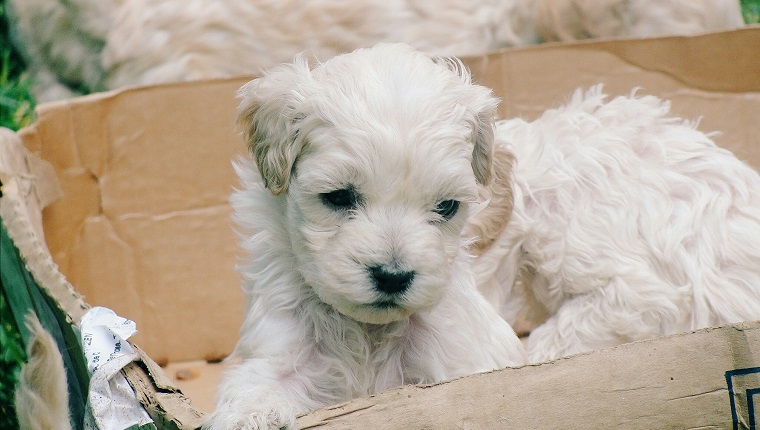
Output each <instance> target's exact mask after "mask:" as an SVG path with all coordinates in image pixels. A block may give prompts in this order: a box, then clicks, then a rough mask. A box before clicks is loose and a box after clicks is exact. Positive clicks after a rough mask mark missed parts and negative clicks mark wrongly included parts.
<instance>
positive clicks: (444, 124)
mask: <svg viewBox="0 0 760 430" xmlns="http://www.w3.org/2000/svg"><path fill="white" fill-rule="evenodd" d="M239 95H240V97H241V98H242V103H241V105H240V108H239V117H238V119H239V123H240V125H241V126H242V127H243V128H244V134H245V137H246V140H247V142H248V145H249V146H250V150H251V152H252V154H253V158H254V160H255V162H256V164H257V167H258V169H259V172H260V174H261V176H262V178H263V180H264V184H265V185H266V187H267V188H268V189H269V190H270V191H271V192H272V193H273V194H275V195H281V196H282V198H284V199H285V200H286V202H287V208H288V209H287V225H288V228H289V234H290V240H291V244H292V248H293V252H294V254H295V256H296V258H297V260H298V270H299V271H300V272H301V274H302V275H303V277H304V279H305V280H306V281H307V283H308V284H309V285H310V286H311V287H312V288H313V289H314V291H315V292H316V294H317V295H318V296H319V298H320V299H321V300H322V301H324V302H325V303H327V304H329V305H331V306H333V307H334V308H336V309H337V310H338V311H339V312H341V313H343V314H345V315H347V316H349V317H351V318H354V319H356V320H358V321H363V322H368V323H377V324H381V323H387V322H391V321H395V320H399V319H402V318H405V317H407V316H408V315H410V314H412V313H414V312H416V311H420V310H424V309H426V308H429V307H431V306H432V305H434V304H435V303H436V302H437V301H438V300H439V299H440V297H441V296H442V294H443V292H444V291H445V289H446V288H447V287H448V285H449V280H450V277H451V264H452V262H453V261H454V259H456V258H460V257H461V252H462V246H461V243H460V232H461V230H462V228H463V226H464V224H465V221H466V218H467V215H468V204H470V203H472V202H474V201H475V200H476V199H477V195H478V183H481V184H483V183H486V182H488V181H489V179H490V172H491V157H492V143H493V118H494V116H495V112H496V105H497V103H498V101H497V100H496V99H495V98H494V97H493V96H492V94H491V91H490V90H488V89H486V88H484V87H480V86H477V85H473V84H472V83H471V82H470V76H469V74H468V72H467V71H466V70H465V69H464V67H463V66H462V64H461V63H459V62H458V61H456V60H445V59H433V58H430V57H429V56H426V55H424V54H422V53H419V52H416V51H414V50H412V49H411V48H409V47H407V46H405V45H400V44H382V45H377V46H375V47H374V48H369V49H361V50H358V51H354V52H353V53H350V54H345V55H342V56H338V57H335V58H333V59H331V60H329V61H327V62H325V63H322V64H319V65H318V66H317V67H315V68H314V69H310V68H309V66H308V64H307V62H306V61H305V60H303V59H301V58H297V59H296V61H295V62H294V63H293V64H288V65H283V66H280V67H277V68H275V69H273V70H271V71H270V72H268V73H267V74H265V75H264V76H263V77H262V78H259V79H256V80H253V81H251V82H250V83H248V84H246V85H245V86H244V87H243V88H241V90H240V93H239Z"/></svg>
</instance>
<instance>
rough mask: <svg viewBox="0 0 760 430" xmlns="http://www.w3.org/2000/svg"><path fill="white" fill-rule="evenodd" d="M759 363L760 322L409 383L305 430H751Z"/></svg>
mask: <svg viewBox="0 0 760 430" xmlns="http://www.w3.org/2000/svg"><path fill="white" fill-rule="evenodd" d="M758 366H760V322H755V323H748V324H739V325H736V326H726V327H723V328H719V329H707V330H701V331H697V332H695V333H689V334H687V335H676V336H671V337H666V338H659V339H655V340H651V341H645V342H637V343H631V344H627V345H622V346H619V347H616V348H612V349H608V350H601V351H594V352H591V353H587V354H582V355H577V356H573V357H569V358H565V359H561V360H558V361H555V362H551V363H544V364H540V365H532V366H525V367H521V368H517V369H505V370H501V371H497V372H490V373H484V374H479V375H473V376H469V377H465V378H461V379H458V380H454V381H450V382H445V383H441V384H436V385H431V386H404V387H401V388H397V389H392V390H389V391H386V392H384V393H381V394H378V395H376V396H372V397H366V398H361V399H356V400H353V401H350V402H347V403H343V404H340V405H336V406H332V407H327V408H324V409H320V410H318V411H315V412H312V413H310V414H307V415H305V416H302V417H300V419H299V420H298V423H299V426H300V428H301V429H303V430H306V429H314V428H319V429H320V430H328V429H329V430H343V429H346V430H348V429H359V428H368V427H371V428H376V429H383V430H406V429H436V430H445V429H579V430H581V429H591V428H593V429H642V430H643V429H664V428H668V429H725V428H731V427H732V421H733V418H732V417H733V414H734V413H735V414H736V417H737V423H743V426H742V427H739V428H750V427H749V423H750V421H749V420H750V416H754V411H752V412H751V411H750V410H749V409H748V406H752V403H753V401H752V400H750V402H748V397H747V395H748V394H747V393H750V394H749V396H750V397H752V396H754V401H755V402H756V401H757V400H760V394H758V393H760V367H758ZM745 369H746V370H745ZM729 381H730V382H729ZM729 383H730V384H731V385H730V386H729ZM729 389H731V390H732V392H733V394H734V395H733V396H732V395H730V392H729ZM748 390H749V391H748ZM753 390H754V391H753ZM752 393H754V394H752ZM732 399H733V400H732ZM758 412H760V411H758ZM370 424H371V425H370ZM753 424H755V423H754V422H753ZM752 428H754V427H752Z"/></svg>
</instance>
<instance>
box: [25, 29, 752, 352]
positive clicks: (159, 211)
mask: <svg viewBox="0 0 760 430" xmlns="http://www.w3.org/2000/svg"><path fill="white" fill-rule="evenodd" d="M758 46H760V29H757V28H754V29H747V30H740V31H733V32H728V33H718V34H711V35H705V36H698V37H689V38H668V39H651V40H635V41H614V42H588V43H581V44H576V45H546V46H539V47H533V48H526V49H516V50H507V51H503V52H499V53H494V54H491V55H487V56H483V57H478V58H473V59H467V60H466V63H467V64H468V65H469V66H470V67H471V68H472V70H473V73H474V76H475V79H476V81H478V82H479V83H482V84H484V85H487V86H490V87H492V88H493V89H494V91H495V93H496V94H497V95H499V96H500V97H502V99H503V101H502V104H501V111H500V112H501V114H502V115H503V116H510V117H511V116H523V117H526V118H533V117H535V116H536V115H538V113H540V112H541V111H543V110H545V109H546V108H549V107H553V106H557V105H559V104H561V103H562V102H564V101H565V100H567V99H568V97H569V95H570V94H571V93H572V91H573V90H574V89H575V88H577V87H584V88H587V87H589V86H591V85H593V84H596V83H599V82H602V83H604V84H605V85H606V89H607V91H608V92H609V93H610V94H613V95H614V94H628V93H630V92H631V91H632V89H633V88H634V87H641V90H640V91H641V93H647V94H655V95H658V96H660V97H663V98H667V99H671V100H672V104H673V112H674V113H675V114H678V115H681V116H684V117H686V118H699V117H702V122H701V125H700V128H701V129H702V130H705V131H714V130H719V131H721V132H722V133H723V134H722V135H721V136H718V137H716V141H717V142H718V143H719V144H720V145H722V146H725V147H727V148H729V149H732V150H734V151H736V152H737V154H738V155H739V156H740V157H741V158H743V159H746V160H748V161H750V162H751V163H753V164H754V165H755V166H760V145H757V142H756V136H760V121H758V114H757V112H760V92H759V91H760V58H758V55H757V47H758ZM245 81H247V79H246V78H240V79H231V80H223V81H212V82H200V83H190V84H173V85H164V86H159V87H153V88H139V89H128V90H124V91H120V92H113V93H105V94H98V95H94V96H89V97H84V98H80V99H74V100H69V101H64V102H59V103H55V104H49V105H44V106H42V107H40V109H39V120H38V122H37V123H36V124H35V125H34V126H33V127H32V128H29V129H26V130H24V131H23V132H22V133H21V136H22V138H23V139H24V143H25V145H26V146H27V147H28V148H30V149H31V150H32V151H36V152H39V153H40V155H41V156H42V158H44V159H46V160H48V161H50V162H51V163H52V164H53V165H54V166H55V169H56V173H57V174H58V178H59V180H60V182H61V186H62V189H63V192H64V196H65V197H64V198H63V200H61V201H59V202H57V203H55V204H53V205H52V206H51V207H50V208H49V209H47V210H46V211H45V213H44V228H45V232H46V233H45V234H46V240H47V242H48V245H49V247H50V250H51V252H52V254H53V257H54V259H55V261H56V262H57V263H58V264H59V265H60V269H61V271H62V272H63V273H64V274H65V275H66V276H67V278H68V279H69V280H70V281H71V283H72V284H73V285H75V286H76V287H77V288H78V289H79V290H80V292H82V293H83V294H85V296H86V299H87V301H88V303H90V304H91V305H103V306H107V307H110V308H112V309H114V310H115V311H116V312H117V313H119V314H120V315H122V316H124V317H127V318H130V319H133V320H135V321H136V322H137V327H138V329H139V331H140V334H138V335H137V337H136V338H135V342H136V343H137V344H139V345H140V346H141V347H142V348H143V349H144V350H145V351H146V352H147V353H148V354H149V355H150V356H151V357H152V358H154V359H155V360H156V361H158V362H164V361H178V360H196V359H204V358H217V357H219V356H224V355H226V354H228V353H229V352H230V351H231V349H232V347H233V345H234V343H235V340H236V338H237V332H238V328H239V326H240V322H241V320H242V307H243V297H242V294H241V291H240V287H239V277H238V275H237V274H236V273H235V271H234V266H235V264H236V263H237V256H238V255H239V250H238V245H237V243H236V237H235V234H234V232H233V227H232V226H231V222H230V220H229V215H230V209H229V207H228V203H227V199H228V197H229V194H230V192H231V190H232V188H233V187H234V186H235V185H236V184H237V179H236V178H235V176H234V173H233V171H232V168H231V164H230V162H231V160H232V159H233V158H234V157H235V155H236V154H240V153H243V152H244V151H245V146H244V144H243V142H242V139H241V137H240V136H239V135H238V133H236V131H235V129H234V124H233V121H234V111H235V107H236V105H237V100H236V99H235V92H236V90H237V89H238V88H239V87H240V86H241V85H242V84H243V83H244V82H245Z"/></svg>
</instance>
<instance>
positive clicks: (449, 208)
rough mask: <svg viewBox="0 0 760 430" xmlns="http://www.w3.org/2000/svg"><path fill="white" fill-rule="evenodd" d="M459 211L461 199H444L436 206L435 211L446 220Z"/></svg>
mask: <svg viewBox="0 0 760 430" xmlns="http://www.w3.org/2000/svg"><path fill="white" fill-rule="evenodd" d="M457 211H459V201H457V200H444V201H442V202H440V203H438V206H436V207H435V213H437V214H438V215H440V216H441V217H442V218H443V219H444V220H445V221H448V220H450V219H451V218H453V217H454V215H456V214H457Z"/></svg>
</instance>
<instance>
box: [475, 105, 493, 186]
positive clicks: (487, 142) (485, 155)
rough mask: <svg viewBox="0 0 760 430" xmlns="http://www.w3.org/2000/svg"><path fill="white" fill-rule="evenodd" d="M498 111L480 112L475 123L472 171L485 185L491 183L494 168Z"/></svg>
mask: <svg viewBox="0 0 760 430" xmlns="http://www.w3.org/2000/svg"><path fill="white" fill-rule="evenodd" d="M495 111H496V109H495V108H494V109H493V110H488V111H485V112H480V113H478V115H477V116H476V117H475V121H474V122H473V142H474V143H475V147H474V148H473V150H472V170H473V172H475V179H477V180H478V182H480V183H481V184H483V185H487V184H488V183H489V182H490V181H491V176H492V166H493V140H494V123H493V118H494V116H495Z"/></svg>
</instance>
